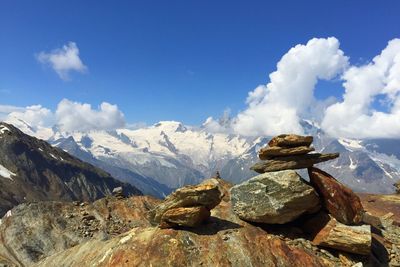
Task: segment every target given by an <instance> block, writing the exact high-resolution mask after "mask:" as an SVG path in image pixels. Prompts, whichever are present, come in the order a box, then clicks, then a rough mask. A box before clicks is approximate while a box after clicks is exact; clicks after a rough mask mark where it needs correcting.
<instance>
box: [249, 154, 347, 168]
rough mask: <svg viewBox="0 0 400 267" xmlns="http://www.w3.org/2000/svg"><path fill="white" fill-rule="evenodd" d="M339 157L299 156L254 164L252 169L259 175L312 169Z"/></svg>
mask: <svg viewBox="0 0 400 267" xmlns="http://www.w3.org/2000/svg"><path fill="white" fill-rule="evenodd" d="M337 157H339V153H331V154H320V153H314V154H305V155H297V156H286V157H279V158H275V159H271V160H267V161H261V162H257V163H256V164H254V165H253V166H252V167H251V168H250V169H251V170H253V171H256V172H258V173H264V172H274V171H281V170H290V169H303V168H310V167H312V166H313V165H314V164H317V163H321V162H324V161H328V160H332V159H335V158H337Z"/></svg>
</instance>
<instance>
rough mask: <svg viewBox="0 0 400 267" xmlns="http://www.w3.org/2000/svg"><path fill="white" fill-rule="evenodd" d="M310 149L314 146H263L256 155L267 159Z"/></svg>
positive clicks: (307, 151) (309, 150)
mask: <svg viewBox="0 0 400 267" xmlns="http://www.w3.org/2000/svg"><path fill="white" fill-rule="evenodd" d="M311 151H314V148H313V147H307V146H299V147H290V148H286V147H279V146H272V147H263V148H261V149H260V151H259V152H258V157H259V158H260V159H261V160H267V159H272V158H274V157H282V156H293V155H303V154H307V153H309V152H311Z"/></svg>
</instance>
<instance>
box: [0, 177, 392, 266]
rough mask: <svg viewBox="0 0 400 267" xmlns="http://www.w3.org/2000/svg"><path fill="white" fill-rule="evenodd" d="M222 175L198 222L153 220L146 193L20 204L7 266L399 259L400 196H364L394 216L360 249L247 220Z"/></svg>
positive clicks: (5, 237)
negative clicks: (217, 193) (211, 204)
mask: <svg viewBox="0 0 400 267" xmlns="http://www.w3.org/2000/svg"><path fill="white" fill-rule="evenodd" d="M218 181H219V184H220V185H221V186H222V188H224V189H225V190H224V196H223V198H222V200H221V202H220V203H219V204H218V205H217V206H216V207H215V208H214V209H212V210H211V217H210V218H209V219H208V220H207V221H206V222H204V223H203V224H202V225H200V226H198V227H195V228H189V227H187V228H186V227H178V228H167V229H162V228H160V227H158V226H157V225H154V222H152V219H151V215H152V211H153V210H154V209H155V208H156V207H157V206H158V205H159V204H161V203H162V201H161V200H157V199H153V198H151V197H145V196H133V197H130V198H122V199H121V198H118V197H107V198H104V199H101V200H98V201H96V202H94V203H92V204H88V203H78V202H75V203H61V202H40V203H31V204H23V205H20V206H18V207H17V208H14V209H13V210H12V211H11V213H10V214H9V216H8V217H5V218H3V221H2V224H1V225H0V240H1V242H0V265H1V264H3V265H6V266H353V265H354V264H357V263H359V262H362V263H363V264H364V266H385V265H386V266H387V265H389V264H390V265H391V266H398V265H396V262H397V263H398V261H399V253H398V249H399V248H400V228H399V227H398V226H396V224H400V220H398V218H399V217H398V216H399V215H400V214H399V213H396V212H398V207H399V205H400V196H395V195H393V196H391V197H390V198H389V199H388V198H386V197H385V198H380V197H378V196H376V195H374V196H363V197H362V200H363V202H362V204H363V205H365V206H366V207H367V209H368V212H370V214H371V215H372V216H374V215H377V214H379V213H376V212H378V211H379V212H380V211H381V209H380V206H381V205H385V206H387V207H388V208H387V210H385V211H384V212H386V214H389V215H388V216H389V218H384V216H377V217H376V218H379V221H380V223H381V224H382V223H383V224H384V226H377V228H376V231H377V232H378V234H376V238H374V240H377V241H374V243H375V244H374V245H373V246H372V248H371V251H370V253H369V254H368V255H356V254H351V253H345V252H340V251H338V250H334V249H326V248H323V247H320V246H316V245H315V244H314V243H313V242H311V241H309V235H308V234H306V232H305V231H304V230H303V229H302V225H303V222H304V220H303V219H301V220H297V221H295V222H293V223H290V224H285V225H267V224H253V223H248V222H245V221H243V220H241V219H240V218H239V217H238V216H236V214H235V213H234V212H233V211H232V207H231V201H230V200H229V199H230V198H229V191H227V190H229V188H230V187H231V186H232V185H230V184H229V183H226V182H224V181H223V180H218ZM371 197H372V199H375V201H371ZM390 213H393V214H394V215H392V216H390ZM358 266H361V265H358Z"/></svg>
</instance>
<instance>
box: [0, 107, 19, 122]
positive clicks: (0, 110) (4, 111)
mask: <svg viewBox="0 0 400 267" xmlns="http://www.w3.org/2000/svg"><path fill="white" fill-rule="evenodd" d="M23 110H24V108H21V107H16V106H11V105H0V120H5V119H6V117H7V116H8V115H9V114H10V113H11V112H14V111H23Z"/></svg>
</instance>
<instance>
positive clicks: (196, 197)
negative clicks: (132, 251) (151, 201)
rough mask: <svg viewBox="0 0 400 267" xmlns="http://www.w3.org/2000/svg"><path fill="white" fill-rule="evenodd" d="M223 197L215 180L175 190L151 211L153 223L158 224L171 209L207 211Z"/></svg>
mask: <svg viewBox="0 0 400 267" xmlns="http://www.w3.org/2000/svg"><path fill="white" fill-rule="evenodd" d="M222 197H223V194H222V192H221V190H220V185H219V182H218V180H217V179H215V178H211V179H208V180H205V181H204V182H203V183H201V184H198V185H191V186H185V187H182V188H179V189H177V190H176V191H175V192H173V193H172V194H170V195H169V196H168V197H166V198H165V200H164V201H163V202H162V203H161V204H160V205H158V206H157V207H156V208H155V209H154V210H153V211H152V213H153V214H152V215H153V220H154V222H157V223H159V222H160V221H161V217H162V216H163V214H164V213H165V212H166V211H167V210H169V209H173V208H181V207H194V206H204V207H206V208H207V209H208V210H211V209H213V208H214V207H215V206H217V205H218V204H219V203H220V202H221V199H222Z"/></svg>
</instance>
